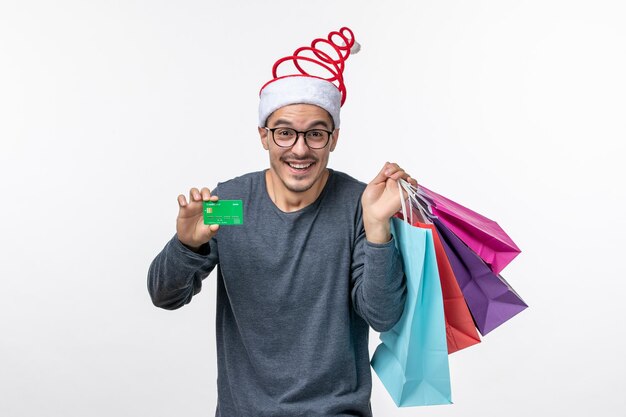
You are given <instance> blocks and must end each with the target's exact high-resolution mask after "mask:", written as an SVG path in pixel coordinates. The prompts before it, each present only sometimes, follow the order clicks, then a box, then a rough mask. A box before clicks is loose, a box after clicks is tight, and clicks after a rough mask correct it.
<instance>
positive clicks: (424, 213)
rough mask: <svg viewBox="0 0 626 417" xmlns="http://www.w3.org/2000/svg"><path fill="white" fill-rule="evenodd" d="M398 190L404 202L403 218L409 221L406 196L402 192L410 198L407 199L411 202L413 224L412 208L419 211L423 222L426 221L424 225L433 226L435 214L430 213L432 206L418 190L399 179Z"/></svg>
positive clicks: (411, 214) (410, 213) (411, 211)
mask: <svg viewBox="0 0 626 417" xmlns="http://www.w3.org/2000/svg"><path fill="white" fill-rule="evenodd" d="M398 189H399V190H400V199H401V202H402V216H403V217H404V219H405V220H406V219H407V213H406V205H405V202H404V200H405V199H404V195H403V192H402V191H405V192H406V193H407V196H408V197H407V199H408V200H409V206H410V207H411V210H410V212H409V215H410V218H411V220H410V222H411V224H413V210H412V208H416V209H417V210H418V211H419V214H420V216H421V218H422V220H423V221H424V223H428V224H432V221H431V218H432V216H433V214H432V213H431V212H430V205H429V204H428V203H427V202H426V201H424V199H423V198H422V196H421V195H419V194H418V188H416V187H414V186H413V185H411V184H410V183H409V182H407V181H405V180H403V179H399V180H398ZM411 203H414V204H411Z"/></svg>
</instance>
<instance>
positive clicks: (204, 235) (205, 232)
mask: <svg viewBox="0 0 626 417" xmlns="http://www.w3.org/2000/svg"><path fill="white" fill-rule="evenodd" d="M209 200H210V201H217V200H218V198H217V196H212V195H211V191H210V190H209V189H208V188H206V187H204V188H203V189H202V191H198V189H197V188H192V189H191V190H189V203H187V200H186V199H185V196H184V195H182V194H181V195H179V196H178V217H177V218H176V234H177V235H178V240H180V242H181V243H182V244H183V245H185V246H187V247H189V248H190V249H191V250H193V251H197V250H198V248H200V246H202V245H204V244H205V243H207V242H208V241H209V240H211V238H212V237H213V236H214V235H215V234H216V233H217V231H218V229H219V228H220V226H219V225H218V224H211V225H207V224H204V217H203V213H202V202H203V201H209Z"/></svg>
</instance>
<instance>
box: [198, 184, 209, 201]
mask: <svg viewBox="0 0 626 417" xmlns="http://www.w3.org/2000/svg"><path fill="white" fill-rule="evenodd" d="M200 194H201V195H202V201H209V199H210V198H211V190H209V189H208V188H207V187H203V188H202V190H201V191H200Z"/></svg>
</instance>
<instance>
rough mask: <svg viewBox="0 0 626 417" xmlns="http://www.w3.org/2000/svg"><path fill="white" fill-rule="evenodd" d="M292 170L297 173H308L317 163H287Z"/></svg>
mask: <svg viewBox="0 0 626 417" xmlns="http://www.w3.org/2000/svg"><path fill="white" fill-rule="evenodd" d="M285 163H286V164H287V165H289V167H290V168H291V169H295V170H296V171H306V170H307V169H309V168H310V167H311V166H313V164H315V162H307V163H297V162H285Z"/></svg>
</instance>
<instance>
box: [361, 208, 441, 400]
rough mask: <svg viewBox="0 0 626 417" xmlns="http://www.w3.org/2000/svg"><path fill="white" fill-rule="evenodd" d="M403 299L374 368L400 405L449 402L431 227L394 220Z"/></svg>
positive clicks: (438, 284)
mask: <svg viewBox="0 0 626 417" xmlns="http://www.w3.org/2000/svg"><path fill="white" fill-rule="evenodd" d="M391 221H392V234H393V236H394V240H395V242H396V246H397V248H398V250H399V251H400V254H401V256H402V263H403V266H404V273H405V275H406V281H407V298H406V304H405V307H404V313H403V314H402V317H401V318H400V321H398V323H396V325H395V326H394V327H393V328H392V329H391V330H389V331H388V332H383V333H381V334H380V339H381V342H382V343H381V344H380V345H379V346H378V348H376V352H374V356H373V357H372V368H374V371H376V374H378V377H379V378H380V380H381V381H382V383H383V385H384V386H385V388H386V389H387V391H388V392H389V394H390V395H391V397H392V398H393V400H394V402H395V403H396V405H397V406H398V407H408V406H419V405H436V404H451V403H452V400H451V392H450V368H449V365H448V345H447V341H446V325H445V319H444V313H443V298H442V295H441V282H440V281H439V272H438V269H437V259H436V257H435V246H434V242H433V235H432V231H431V230H430V229H422V228H418V227H415V226H411V225H410V224H409V223H406V222H404V221H402V220H400V219H397V218H392V219H391Z"/></svg>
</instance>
